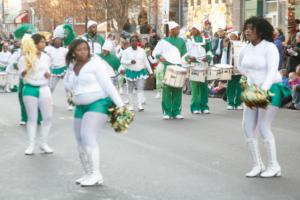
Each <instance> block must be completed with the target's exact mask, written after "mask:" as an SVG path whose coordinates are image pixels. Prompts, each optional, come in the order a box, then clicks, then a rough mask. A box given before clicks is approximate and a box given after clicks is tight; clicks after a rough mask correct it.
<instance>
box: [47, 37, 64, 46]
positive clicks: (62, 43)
mask: <svg viewBox="0 0 300 200" xmlns="http://www.w3.org/2000/svg"><path fill="white" fill-rule="evenodd" d="M57 39H58V38H54V39H53V40H52V41H51V42H50V45H51V46H53V47H54V43H55V40H57ZM60 39H61V38H60ZM63 46H64V41H63V39H61V44H60V47H63Z"/></svg>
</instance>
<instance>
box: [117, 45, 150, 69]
mask: <svg viewBox="0 0 300 200" xmlns="http://www.w3.org/2000/svg"><path fill="white" fill-rule="evenodd" d="M132 60H135V61H136V63H135V64H131V61H132ZM121 63H122V65H123V66H124V67H125V68H128V69H129V70H131V71H140V70H142V69H144V68H146V69H147V71H148V72H149V74H152V73H153V72H152V69H151V66H150V64H149V61H148V59H147V55H146V53H145V50H144V49H142V48H140V47H137V50H133V49H132V47H128V48H127V49H126V50H124V51H123V53H122V58H121Z"/></svg>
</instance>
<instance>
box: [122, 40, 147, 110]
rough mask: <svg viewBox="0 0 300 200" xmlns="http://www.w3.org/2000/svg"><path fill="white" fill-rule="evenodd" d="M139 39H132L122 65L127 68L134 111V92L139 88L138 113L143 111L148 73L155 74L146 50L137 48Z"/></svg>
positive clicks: (130, 104) (123, 54)
mask: <svg viewBox="0 0 300 200" xmlns="http://www.w3.org/2000/svg"><path fill="white" fill-rule="evenodd" d="M137 42H138V38H137V37H136V36H132V37H131V38H130V44H131V47H128V48H127V49H126V50H125V51H124V52H123V53H122V58H121V64H122V66H123V67H124V68H125V72H123V73H125V79H126V81H127V84H128V100H129V109H130V110H133V107H134V104H133V103H134V96H133V90H134V88H135V86H136V87H137V99H138V106H137V107H138V111H143V110H144V108H143V106H142V104H143V102H144V85H145V80H146V79H147V78H148V73H149V74H150V75H152V74H153V72H152V69H151V66H150V63H149V61H148V58H147V55H146V53H145V50H144V49H142V48H140V47H138V46H137Z"/></svg>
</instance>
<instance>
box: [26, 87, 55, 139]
mask: <svg viewBox="0 0 300 200" xmlns="http://www.w3.org/2000/svg"><path fill="white" fill-rule="evenodd" d="M39 93H40V94H39V97H38V98H37V97H33V96H23V100H24V104H25V108H26V113H27V116H28V120H27V124H26V128H27V133H28V136H29V142H30V143H31V144H32V143H35V136H36V132H37V119H38V109H40V111H41V114H42V118H43V123H42V126H41V128H42V129H41V134H42V140H45V141H42V142H46V140H47V137H48V134H49V130H50V128H51V121H52V112H53V108H52V97H51V92H50V88H49V87H48V86H45V87H40V91H39Z"/></svg>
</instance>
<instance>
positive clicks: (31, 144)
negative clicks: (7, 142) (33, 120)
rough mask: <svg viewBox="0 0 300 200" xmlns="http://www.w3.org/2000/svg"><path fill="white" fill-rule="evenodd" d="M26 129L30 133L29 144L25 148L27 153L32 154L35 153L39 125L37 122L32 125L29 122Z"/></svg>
mask: <svg viewBox="0 0 300 200" xmlns="http://www.w3.org/2000/svg"><path fill="white" fill-rule="evenodd" d="M26 129H27V134H28V140H29V146H28V147H27V149H26V150H25V155H32V154H33V153H34V148H35V136H36V129H37V125H36V124H34V125H31V124H29V123H27V125H26Z"/></svg>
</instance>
